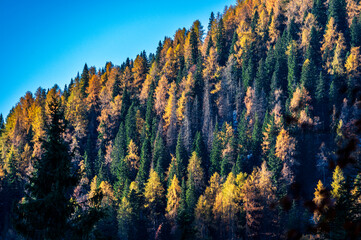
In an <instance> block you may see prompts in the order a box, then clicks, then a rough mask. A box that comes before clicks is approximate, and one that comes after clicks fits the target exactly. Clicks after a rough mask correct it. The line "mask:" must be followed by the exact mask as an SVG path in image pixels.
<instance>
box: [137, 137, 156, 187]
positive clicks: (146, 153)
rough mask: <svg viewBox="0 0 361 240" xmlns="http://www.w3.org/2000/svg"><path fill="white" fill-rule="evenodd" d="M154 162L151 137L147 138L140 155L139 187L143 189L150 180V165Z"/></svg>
mask: <svg viewBox="0 0 361 240" xmlns="http://www.w3.org/2000/svg"><path fill="white" fill-rule="evenodd" d="M151 161H152V152H151V144H150V140H149V137H146V138H145V139H144V141H143V144H142V149H141V153H140V167H139V171H138V174H137V178H136V180H137V181H138V183H139V187H140V188H141V189H142V188H143V187H144V184H145V182H146V180H147V179H148V177H149V176H148V175H149V171H150V164H151Z"/></svg>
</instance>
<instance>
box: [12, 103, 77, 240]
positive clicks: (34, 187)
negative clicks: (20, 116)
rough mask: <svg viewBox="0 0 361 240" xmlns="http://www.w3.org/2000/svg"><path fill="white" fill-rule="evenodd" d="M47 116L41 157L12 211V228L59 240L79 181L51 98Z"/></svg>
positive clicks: (59, 111) (57, 107)
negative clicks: (22, 194)
mask: <svg viewBox="0 0 361 240" xmlns="http://www.w3.org/2000/svg"><path fill="white" fill-rule="evenodd" d="M47 112H48V114H49V124H48V126H47V139H46V141H45V142H44V143H43V146H44V154H43V156H42V158H41V159H40V160H38V161H37V162H36V164H35V166H34V168H35V171H34V173H33V174H32V176H31V177H30V184H29V185H27V193H28V194H27V195H25V199H24V201H22V202H21V203H19V204H18V206H17V208H16V218H15V223H16V224H15V226H16V228H17V230H18V231H19V233H21V234H22V235H23V236H24V237H26V238H33V239H62V238H63V236H64V234H65V233H66V232H67V231H68V230H69V227H70V226H69V219H70V217H71V215H72V214H73V213H74V211H75V205H74V203H73V202H72V200H71V194H72V193H73V190H74V187H75V186H76V184H77V182H78V179H79V178H78V175H77V172H76V169H74V168H73V167H72V164H71V158H70V155H69V148H68V146H67V144H66V143H65V141H64V140H63V137H62V134H63V133H64V130H65V125H64V123H63V122H64V115H63V112H62V109H61V105H60V101H59V100H58V99H56V98H55V97H53V98H52V99H51V100H50V102H49V103H48V105H47Z"/></svg>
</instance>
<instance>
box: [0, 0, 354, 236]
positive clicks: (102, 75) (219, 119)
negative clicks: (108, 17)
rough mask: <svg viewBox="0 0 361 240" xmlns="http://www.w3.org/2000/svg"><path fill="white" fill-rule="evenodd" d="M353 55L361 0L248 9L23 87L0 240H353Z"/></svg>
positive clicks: (4, 126) (3, 142)
mask: <svg viewBox="0 0 361 240" xmlns="http://www.w3.org/2000/svg"><path fill="white" fill-rule="evenodd" d="M360 47H361V2H359V1H358V0H328V1H326V0H314V1H312V0H289V1H283V0H267V1H265V0H244V1H238V2H237V4H236V5H235V6H229V7H226V8H225V10H224V12H223V13H219V14H216V15H214V14H213V13H212V14H211V15H210V19H209V23H208V25H207V26H205V27H203V26H202V24H201V23H200V22H199V21H195V22H194V23H193V25H192V26H191V27H190V28H189V29H185V28H183V29H178V30H177V31H176V32H175V34H174V36H173V37H172V38H170V37H165V38H164V40H162V41H160V42H159V44H158V48H157V51H156V52H155V53H150V54H147V53H146V52H145V51H142V52H141V53H140V54H139V55H137V56H136V57H135V59H129V58H128V59H127V60H126V61H125V62H124V63H121V64H120V65H116V64H115V63H112V62H107V63H105V66H104V67H103V68H102V67H101V68H96V67H89V66H87V64H85V66H84V69H83V70H82V73H81V75H79V74H78V75H77V76H75V77H74V79H71V81H70V83H69V84H68V85H66V86H65V87H64V88H60V87H59V86H57V85H55V86H54V87H53V88H52V89H42V88H39V89H38V90H37V91H36V93H34V94H33V93H30V92H27V93H26V94H25V96H24V97H22V98H21V99H20V101H19V103H18V104H17V105H16V106H14V108H13V109H12V110H11V112H10V113H9V115H8V116H7V117H6V119H5V120H4V119H3V117H2V116H1V118H0V134H1V138H0V153H1V155H0V157H1V162H0V179H1V182H0V239H21V238H19V236H21V235H22V236H23V237H25V239H301V238H302V239H359V238H360V237H361V233H360V228H361V223H360V222H361V196H360V194H361V186H360V184H361V169H360V166H361V165H360V164H361V159H360V142H359V140H360V133H361V125H360V122H361V110H360V106H361V105H360V103H361V102H360V100H361V94H360V93H361V92H360V87H361V84H360V80H361V54H360ZM59 74H61V71H59Z"/></svg>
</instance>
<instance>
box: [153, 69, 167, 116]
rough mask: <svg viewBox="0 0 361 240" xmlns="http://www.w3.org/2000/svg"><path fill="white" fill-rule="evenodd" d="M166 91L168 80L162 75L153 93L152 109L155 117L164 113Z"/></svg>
mask: <svg viewBox="0 0 361 240" xmlns="http://www.w3.org/2000/svg"><path fill="white" fill-rule="evenodd" d="M167 90H168V79H167V78H166V77H165V76H164V75H162V77H161V78H160V80H159V82H158V86H157V87H156V89H155V93H154V98H155V102H154V108H155V111H156V113H157V115H161V114H162V113H163V111H164V108H165V105H166V98H167Z"/></svg>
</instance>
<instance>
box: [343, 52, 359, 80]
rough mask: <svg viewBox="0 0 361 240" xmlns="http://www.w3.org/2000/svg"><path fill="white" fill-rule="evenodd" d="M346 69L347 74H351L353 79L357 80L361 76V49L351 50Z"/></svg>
mask: <svg viewBox="0 0 361 240" xmlns="http://www.w3.org/2000/svg"><path fill="white" fill-rule="evenodd" d="M345 68H346V71H347V74H349V75H350V76H351V77H354V78H357V77H359V76H360V75H361V54H360V47H352V48H351V53H350V55H349V56H348V58H347V60H346V63H345Z"/></svg>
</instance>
